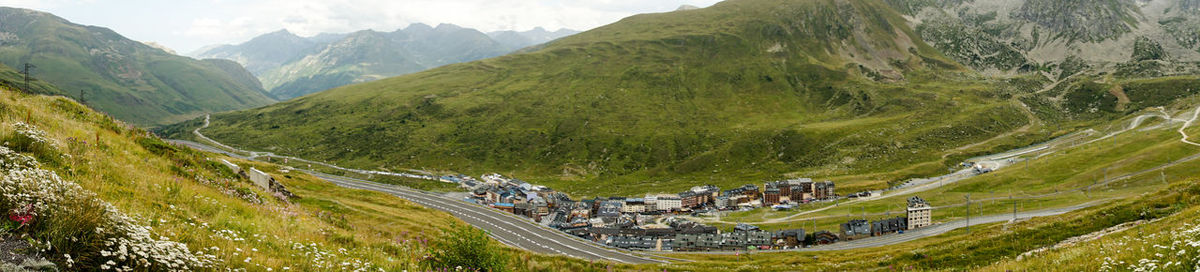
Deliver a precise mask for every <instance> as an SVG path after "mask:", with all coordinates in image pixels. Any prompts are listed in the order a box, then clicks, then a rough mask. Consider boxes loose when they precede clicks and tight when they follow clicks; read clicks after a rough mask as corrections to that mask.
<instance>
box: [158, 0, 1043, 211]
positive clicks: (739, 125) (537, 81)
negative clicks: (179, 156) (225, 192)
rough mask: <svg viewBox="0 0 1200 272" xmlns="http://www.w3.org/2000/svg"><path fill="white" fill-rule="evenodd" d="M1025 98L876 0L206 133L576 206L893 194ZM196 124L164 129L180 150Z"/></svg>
mask: <svg viewBox="0 0 1200 272" xmlns="http://www.w3.org/2000/svg"><path fill="white" fill-rule="evenodd" d="M1026 85H1030V86H1026ZM1032 86H1040V83H1038V82H1036V80H1033V81H1023V80H1016V81H1008V80H991V79H984V78H978V77H975V76H972V75H970V73H969V72H966V71H964V70H962V68H961V67H960V66H958V65H957V64H954V63H953V62H951V61H948V60H946V59H945V58H944V57H943V56H941V55H940V54H939V53H937V52H936V51H935V50H933V49H932V48H930V47H929V46H927V45H925V44H924V43H923V42H921V41H920V40H919V39H918V38H916V37H915V36H914V35H913V34H912V32H911V30H910V29H908V28H907V26H906V23H905V21H904V20H903V19H902V18H901V17H900V16H899V15H898V14H896V13H895V12H894V11H892V10H891V9H890V8H889V7H887V6H886V5H885V4H883V3H881V2H878V1H849V2H847V1H826V0H810V1H775V0H746V1H729V2H723V3H719V4H717V5H715V6H714V7H711V8H707V9H700V10H689V11H677V12H671V13H662V14H644V15H637V16H633V17H630V18H626V19H624V20H622V21H620V22H617V23H614V24H612V25H608V26H604V27H600V28H597V29H595V30H592V31H588V32H585V33H581V34H578V35H574V36H571V37H567V38H564V39H561V40H558V41H555V42H553V43H551V44H548V45H546V46H544V47H542V48H540V49H539V50H535V51H532V52H529V53H523V54H515V55H509V56H503V57H498V58H493V59H488V60H483V61H477V62H471V63H465V64H456V65H449V66H446V67H442V68H438V69H434V70H430V71H426V72H422V73H418V74H413V75H407V76H401V77H396V78H390V79H385V80H380V81H376V82H371V83H366V84H360V85H353V86H349V87H344V88H339V89H334V90H331V91H327V92H323V93H320V94H315V95H310V96H306V97H302V98H299V99H296V100H293V101H289V102H286V103H281V104H277V105H272V106H268V107H264V108H260V109H254V110H246V111H240V112H234V113H228V114H218V115H214V119H213V120H214V121H213V125H212V127H211V128H209V129H206V130H205V131H206V134H208V135H209V136H210V137H212V138H214V139H217V140H219V141H222V142H225V143H227V144H232V145H234V146H240V147H244V148H248V149H257V150H266V151H273V152H276V153H280V154H288V155H296V156H301V157H307V158H310V159H317V160H328V161H332V162H337V163H339V164H343V165H345V166H353V167H359V168H384V169H408V168H425V169H433V170H455V171H462V172H465V173H469V174H477V173H482V172H491V171H496V172H501V173H506V174H513V175H516V176H519V177H522V178H527V179H530V180H532V181H535V182H539V183H543V184H546V185H551V186H553V187H555V188H558V189H562V190H566V191H568V192H572V193H576V194H579V195H581V196H582V195H593V194H601V193H605V194H607V193H614V192H625V191H628V192H634V193H644V192H645V187H643V186H641V185H644V184H646V183H644V182H647V181H650V182H653V184H654V185H656V187H654V188H655V189H660V190H663V191H673V190H678V189H681V188H686V187H689V186H692V185H696V184H704V183H713V184H717V185H723V186H731V185H734V184H741V183H744V182H747V181H754V182H757V181H759V180H761V179H766V178H777V177H780V176H783V175H784V173H795V174H797V175H803V174H808V173H820V174H821V175H822V176H830V175H842V174H852V173H853V174H858V173H864V172H868V173H869V172H880V171H882V172H888V173H889V174H888V176H885V177H879V179H881V180H885V181H886V180H892V179H898V178H899V177H902V176H905V175H909V174H912V173H914V172H915V173H918V174H920V175H928V174H930V173H931V172H938V171H945V169H946V168H945V166H944V165H943V163H942V155H943V154H944V153H943V150H948V149H952V148H954V147H958V146H962V145H966V144H968V143H971V142H974V141H981V140H985V139H988V138H991V137H993V136H995V135H996V134H1000V133H1003V132H1006V131H1010V130H1013V129H1015V128H1018V127H1021V126H1023V125H1026V124H1027V123H1029V122H1030V121H1029V118H1027V116H1024V115H1023V114H1022V112H1021V108H1020V106H1019V105H1018V104H1016V103H1012V101H1009V100H1007V99H1006V98H1007V97H1011V96H1012V95H1013V93H1014V92H1018V91H1021V90H1031V89H1035V88H1036V87H1032ZM196 124H197V122H195V121H192V122H187V123H184V124H181V125H179V127H173V128H168V129H166V130H164V131H165V132H172V133H170V135H169V136H171V137H176V136H181V137H186V136H187V135H186V134H187V133H189V132H190V130H191V127H189V126H192V127H194V125H196ZM921 163H924V164H921ZM917 164H920V165H921V167H918V168H914V169H910V170H908V171H907V172H903V173H891V172H893V171H895V169H900V168H906V167H909V166H911V165H917Z"/></svg>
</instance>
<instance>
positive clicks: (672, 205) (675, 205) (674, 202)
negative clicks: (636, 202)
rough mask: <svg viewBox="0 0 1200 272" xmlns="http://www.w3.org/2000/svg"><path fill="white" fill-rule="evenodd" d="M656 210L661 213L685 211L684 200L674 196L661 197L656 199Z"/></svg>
mask: <svg viewBox="0 0 1200 272" xmlns="http://www.w3.org/2000/svg"><path fill="white" fill-rule="evenodd" d="M654 204H655V208H656V209H658V210H659V211H671V210H679V209H683V199H681V198H679V196H673V195H659V196H658V197H657V198H656V199H655V202H654Z"/></svg>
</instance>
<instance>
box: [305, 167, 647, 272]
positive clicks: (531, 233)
mask: <svg viewBox="0 0 1200 272" xmlns="http://www.w3.org/2000/svg"><path fill="white" fill-rule="evenodd" d="M308 173H309V174H311V175H313V176H316V177H320V178H322V179H325V180H327V181H329V182H332V183H334V184H337V185H339V186H342V187H346V188H354V189H363V190H371V191H378V192H383V193H388V194H392V195H395V196H398V197H400V198H403V199H407V200H409V201H412V202H415V203H417V204H420V205H422V206H426V207H429V208H433V209H437V210H442V211H445V212H448V213H450V214H452V215H454V216H455V217H458V218H459V219H461V220H463V221H464V222H466V223H467V224H471V225H472V226H475V227H478V228H480V229H483V230H486V231H488V233H490V234H491V236H492V237H493V238H495V239H496V240H499V241H500V242H502V243H504V244H507V245H510V246H513V247H516V248H520V249H524V250H528V251H532V252H537V253H544V254H559V255H565V256H569V257H575V258H581V259H588V260H605V261H613V262H620V263H632V264H641V263H660V262H662V261H659V260H655V259H650V258H645V257H639V256H635V255H633V254H630V253H626V252H619V251H615V250H611V249H608V248H604V247H601V246H599V245H596V244H594V243H592V242H589V241H585V240H582V239H579V238H575V237H571V236H569V235H567V234H565V233H562V232H560V231H557V230H553V229H549V228H546V227H544V226H540V225H537V224H535V223H534V222H533V221H530V220H529V219H526V218H522V217H518V216H516V215H513V214H509V213H504V212H501V211H499V210H496V209H492V208H488V207H484V206H481V205H478V204H474V203H470V202H466V201H464V200H457V199H451V198H448V197H444V196H441V195H435V194H431V193H427V192H423V191H418V190H414V189H410V188H404V187H400V186H392V185H386V184H379V183H374V182H370V181H365V180H360V179H354V178H347V177H341V176H334V175H327V174H322V173H316V172H308Z"/></svg>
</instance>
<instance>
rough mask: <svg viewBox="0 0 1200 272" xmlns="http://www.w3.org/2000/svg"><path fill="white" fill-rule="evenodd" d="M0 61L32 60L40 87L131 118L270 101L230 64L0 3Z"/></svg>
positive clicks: (139, 120) (159, 118) (177, 117)
mask: <svg viewBox="0 0 1200 272" xmlns="http://www.w3.org/2000/svg"><path fill="white" fill-rule="evenodd" d="M0 63H3V64H5V65H8V66H11V67H23V66H24V65H25V64H26V63H30V64H33V65H35V66H36V68H35V69H34V71H33V75H34V76H35V77H36V78H38V79H39V80H41V81H44V82H48V83H51V84H53V85H57V87H58V88H57V89H55V88H47V89H45V90H54V92H55V94H61V95H67V96H71V97H76V98H79V94H80V93H79V92H80V91H83V92H85V95H84V97H83V99H84V100H87V101H88V105H90V106H92V107H95V108H96V109H99V110H102V111H105V112H107V113H108V114H111V115H112V116H114V117H117V118H120V119H122V120H125V121H128V122H132V123H135V124H139V125H162V124H169V123H175V122H179V121H182V120H186V119H191V118H194V117H196V116H199V115H202V114H204V113H208V112H217V111H228V110H235V109H244V108H249V107H256V106H262V105H266V104H270V103H273V102H275V100H274V99H272V98H271V96H269V95H268V94H267V93H266V92H265V91H264V90H263V89H262V87H261V85H260V84H259V82H258V80H257V79H255V78H254V77H253V76H252V75H250V73H249V72H246V70H245V69H242V67H241V65H238V64H237V63H234V62H231V61H227V60H215V59H214V60H195V59H191V58H188V57H182V56H177V55H174V54H171V53H168V52H166V51H163V50H161V49H158V48H155V47H152V46H149V45H146V44H143V43H141V42H137V41H133V40H130V39H127V38H125V37H123V36H121V35H120V34H117V33H115V32H113V31H112V30H109V29H107V28H102V27H94V26H82V25H78V24H73V23H71V22H68V21H66V20H64V19H62V18H59V17H57V16H54V15H51V14H49V13H43V12H38V11H33V10H26V9H16V8H6V7H0ZM59 89H61V91H58V90H59ZM58 92H66V93H58Z"/></svg>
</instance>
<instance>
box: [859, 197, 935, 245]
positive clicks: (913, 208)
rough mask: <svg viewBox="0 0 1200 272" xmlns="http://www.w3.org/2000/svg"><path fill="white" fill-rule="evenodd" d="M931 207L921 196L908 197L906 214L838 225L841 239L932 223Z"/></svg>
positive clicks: (915, 227)
mask: <svg viewBox="0 0 1200 272" xmlns="http://www.w3.org/2000/svg"><path fill="white" fill-rule="evenodd" d="M932 214H933V207H932V206H929V202H926V201H925V200H924V199H921V197H917V196H914V197H911V198H909V199H908V208H907V209H906V216H898V217H894V218H885V219H880V220H875V221H867V220H866V219H854V220H850V221H849V222H846V223H843V224H842V225H841V227H840V229H841V236H840V237H839V238H841V239H843V240H855V239H862V238H866V237H872V236H882V235H887V234H891V233H904V231H905V230H911V229H917V228H923V227H926V226H929V225H931V224H932V223H933V216H932Z"/></svg>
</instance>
